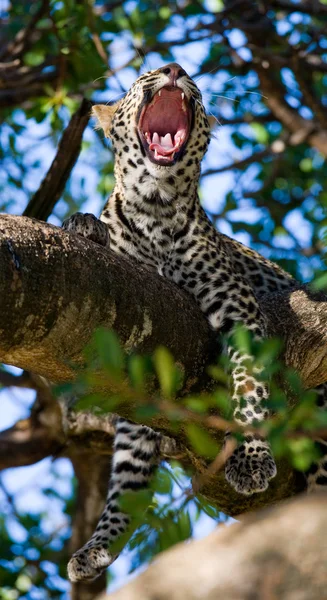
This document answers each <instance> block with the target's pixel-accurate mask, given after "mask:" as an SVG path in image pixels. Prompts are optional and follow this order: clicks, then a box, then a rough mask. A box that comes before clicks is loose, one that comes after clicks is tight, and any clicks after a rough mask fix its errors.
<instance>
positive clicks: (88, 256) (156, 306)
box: [0, 215, 215, 389]
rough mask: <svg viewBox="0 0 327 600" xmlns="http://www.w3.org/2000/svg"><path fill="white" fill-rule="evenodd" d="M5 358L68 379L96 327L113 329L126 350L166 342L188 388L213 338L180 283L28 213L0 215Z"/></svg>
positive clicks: (0, 322) (0, 350) (0, 323)
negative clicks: (28, 216) (161, 276)
mask: <svg viewBox="0 0 327 600" xmlns="http://www.w3.org/2000/svg"><path fill="white" fill-rule="evenodd" d="M0 297H1V311H0V312H1V314H0V340H1V341H0V360H1V361H2V362H5V363H9V364H13V365H19V366H21V367H22V368H25V369H26V370H29V371H34V372H38V373H39V374H40V375H44V376H45V377H47V378H48V379H50V380H52V381H54V382H55V381H56V382H58V381H65V380H66V381H67V380H71V378H72V377H73V376H74V368H76V367H81V365H82V364H83V361H84V358H83V354H82V350H83V348H84V347H85V345H86V344H87V342H89V341H90V338H91V335H92V332H93V331H94V329H95V328H96V327H99V326H103V327H108V328H110V327H114V328H115V330H116V331H117V333H118V334H119V336H120V339H121V341H122V344H123V345H124V347H125V349H126V350H132V349H134V350H137V351H139V352H143V353H150V352H152V351H153V350H154V348H155V347H156V346H157V345H158V344H163V345H165V346H167V347H168V348H169V349H170V350H171V352H172V353H173V355H174V356H175V358H176V360H177V361H178V362H179V363H180V365H181V367H182V368H183V370H184V373H185V387H186V389H189V388H190V387H191V386H192V385H194V383H195V382H196V381H197V378H199V376H200V375H203V369H204V365H205V364H206V363H207V362H208V360H209V356H211V357H212V358H214V356H215V354H214V351H213V338H212V336H211V335H210V332H209V328H208V325H207V323H206V321H205V319H204V317H202V315H200V314H199V311H198V309H197V307H196V305H195V304H194V303H193V302H192V300H191V299H190V298H188V297H187V296H185V294H183V293H182V292H181V291H180V290H179V289H178V288H177V287H176V286H174V285H171V284H169V283H168V282H167V281H164V280H163V279H160V278H159V277H158V276H157V275H156V274H153V273H150V272H148V271H147V270H145V269H144V268H142V267H138V268H135V263H134V262H132V261H130V262H128V261H127V260H123V259H121V258H119V257H117V256H115V255H114V254H113V253H110V252H108V251H106V250H104V249H103V248H101V247H100V246H98V245H96V244H94V243H93V242H90V241H86V240H83V239H82V238H80V237H78V236H76V235H71V234H67V233H65V232H64V231H62V230H61V229H59V228H56V227H52V226H50V225H46V224H43V223H41V222H36V221H32V220H29V219H27V218H23V217H12V216H8V215H6V216H2V217H1V218H0Z"/></svg>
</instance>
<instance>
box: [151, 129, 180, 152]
mask: <svg viewBox="0 0 327 600" xmlns="http://www.w3.org/2000/svg"><path fill="white" fill-rule="evenodd" d="M149 148H150V150H156V151H157V154H160V156H170V155H171V154H173V152H175V150H177V148H178V142H177V143H176V144H175V145H174V144H173V140H172V139H171V135H170V133H166V135H164V136H159V135H158V134H157V133H154V134H153V137H152V143H151V144H150V146H149Z"/></svg>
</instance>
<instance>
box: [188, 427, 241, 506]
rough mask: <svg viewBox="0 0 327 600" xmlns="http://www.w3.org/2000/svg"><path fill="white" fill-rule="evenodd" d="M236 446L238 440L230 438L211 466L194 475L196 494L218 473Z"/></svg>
mask: <svg viewBox="0 0 327 600" xmlns="http://www.w3.org/2000/svg"><path fill="white" fill-rule="evenodd" d="M236 446H237V442H236V440H235V439H233V438H228V439H227V440H226V442H225V444H224V447H223V449H222V450H221V452H219V454H217V456H216V458H215V460H213V461H212V463H211V464H210V465H209V467H208V468H207V469H206V470H205V471H204V472H203V473H195V475H194V477H192V492H193V494H194V495H195V496H196V495H197V494H198V493H199V491H200V490H201V488H202V487H203V486H204V484H205V483H206V482H207V480H208V479H210V477H212V476H213V475H217V473H219V471H220V470H221V469H222V468H223V467H224V466H225V464H226V462H227V461H228V459H229V457H230V456H231V455H232V454H233V452H234V450H235V448H236Z"/></svg>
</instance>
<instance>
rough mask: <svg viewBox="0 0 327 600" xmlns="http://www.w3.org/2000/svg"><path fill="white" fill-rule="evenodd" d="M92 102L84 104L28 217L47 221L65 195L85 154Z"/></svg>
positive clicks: (28, 211) (26, 209)
mask: <svg viewBox="0 0 327 600" xmlns="http://www.w3.org/2000/svg"><path fill="white" fill-rule="evenodd" d="M91 106H92V104H91V102H90V101H89V100H85V99H84V100H83V102H82V104H81V106H80V107H79V109H78V110H77V111H76V112H75V114H74V115H73V116H72V118H71V120H70V122H69V125H68V127H67V128H66V129H65V131H64V133H63V136H62V138H61V140H60V142H59V146H58V150H57V153H56V156H55V158H54V160H53V161H52V164H51V166H50V168H49V170H48V172H47V174H46V176H45V178H44V179H43V181H42V183H41V185H40V187H39V189H38V190H37V192H35V194H34V196H33V197H32V198H31V200H30V201H29V203H28V205H27V206H26V208H25V210H24V213H23V214H24V216H26V217H35V218H37V219H41V220H44V221H46V220H47V218H48V217H49V216H50V215H51V213H52V211H53V208H54V206H55V204H56V202H57V201H58V200H59V198H60V196H61V194H62V193H63V191H64V188H65V185H66V182H67V180H68V177H69V176H70V173H71V170H72V168H73V166H74V164H75V163H76V161H77V159H78V156H79V153H80V151H81V144H82V138H83V133H84V130H85V128H86V126H87V124H88V122H89V118H90V110H91Z"/></svg>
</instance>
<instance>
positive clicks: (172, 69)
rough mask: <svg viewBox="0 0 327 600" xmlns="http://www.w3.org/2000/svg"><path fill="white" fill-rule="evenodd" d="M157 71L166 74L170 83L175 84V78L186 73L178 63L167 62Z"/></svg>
mask: <svg viewBox="0 0 327 600" xmlns="http://www.w3.org/2000/svg"><path fill="white" fill-rule="evenodd" d="M159 72H160V73H164V75H168V77H169V79H170V85H177V84H176V82H177V79H179V77H183V75H186V71H184V69H182V67H181V66H180V65H179V64H178V63H169V65H166V66H165V67H161V69H159Z"/></svg>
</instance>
